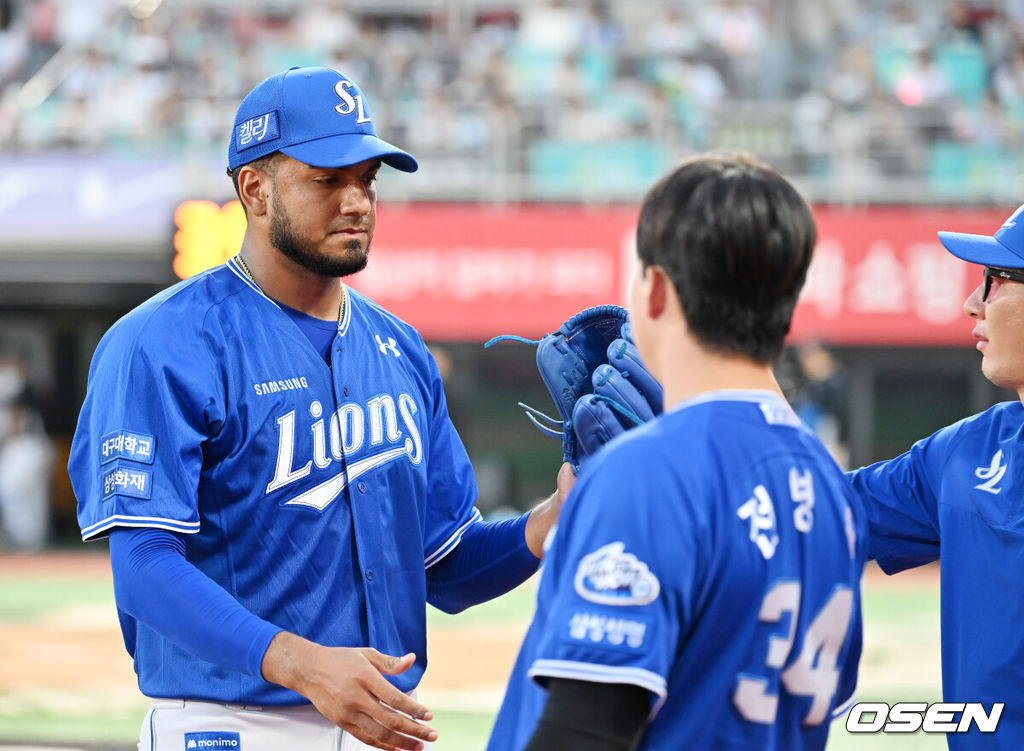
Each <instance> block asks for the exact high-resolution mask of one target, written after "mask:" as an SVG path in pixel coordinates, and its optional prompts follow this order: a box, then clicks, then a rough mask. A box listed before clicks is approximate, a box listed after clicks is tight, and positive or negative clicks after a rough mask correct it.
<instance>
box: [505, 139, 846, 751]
mask: <svg viewBox="0 0 1024 751" xmlns="http://www.w3.org/2000/svg"><path fill="white" fill-rule="evenodd" d="M815 237H816V230H815V226H814V221H813V218H812V216H811V211H810V209H809V207H808V206H807V204H806V203H805V202H804V201H803V200H802V199H801V198H800V196H799V194H798V193H797V192H796V190H795V189H794V188H793V187H792V186H791V185H790V184H789V183H788V182H787V181H786V180H785V179H784V178H783V177H782V176H781V175H779V174H778V173H777V172H775V171H774V170H772V169H771V168H769V167H768V166H766V165H764V164H761V163H760V162H757V161H755V160H754V159H752V158H750V157H747V156H743V155H738V156H727V155H706V156H701V157H696V158H693V159H690V160H688V161H686V162H685V163H683V164H682V166H680V167H679V168H678V169H676V170H674V171H673V172H671V173H670V174H669V175H667V176H666V177H664V178H663V179H662V180H660V181H659V182H658V183H657V184H656V185H655V186H654V187H653V188H652V189H651V190H650V192H648V194H647V196H646V198H645V199H644V202H643V206H642V208H641V211H640V219H639V227H638V230H637V256H638V257H637V265H636V266H635V271H634V275H633V279H632V282H631V285H630V292H629V314H630V322H631V325H632V333H633V338H634V341H635V343H636V347H637V349H638V350H639V353H640V356H641V358H642V359H643V361H644V363H645V364H646V365H647V368H648V369H649V370H650V372H651V373H652V374H653V375H654V376H655V378H657V379H658V380H659V381H660V382H661V384H662V385H663V386H664V407H665V409H664V413H663V414H661V415H660V416H657V417H655V418H654V419H653V420H651V421H649V422H646V423H644V424H643V425H641V426H640V427H638V428H635V429H633V430H629V431H627V432H626V433H625V434H623V435H621V436H619V437H618V438H616V439H614V440H612V441H611V442H610V443H608V444H607V445H605V446H604V447H603V448H602V449H601V450H599V451H598V452H597V454H596V455H595V456H594V457H593V458H592V459H591V460H590V462H589V463H588V465H587V466H585V467H584V468H583V470H582V472H581V473H580V479H579V482H578V483H577V485H576V486H575V487H574V488H573V489H572V492H571V493H570V495H569V496H568V498H567V499H566V503H565V507H564V508H563V510H562V515H561V519H560V520H559V523H558V527H557V529H556V531H555V532H554V534H553V536H552V540H551V543H550V547H549V548H548V551H547V555H546V557H545V565H544V569H543V571H542V573H541V578H540V585H539V589H538V595H537V610H536V614H535V616H534V619H533V623H532V624H531V626H530V628H529V631H528V632H527V635H526V639H525V641H524V643H523V646H522V649H521V651H520V654H519V658H518V660H517V662H516V665H515V668H514V670H513V673H512V677H511V679H510V681H509V685H508V689H507V692H506V695H505V699H504V702H503V704H502V706H501V710H500V712H499V714H498V717H497V721H496V723H495V726H494V729H493V730H492V732H491V736H490V741H489V745H488V750H489V751H522V750H523V749H524V748H525V749H527V750H528V751H565V749H582V748H586V749H588V751H622V750H624V749H637V748H639V749H645V750H647V751H661V750H663V749H664V750H665V751H669V750H671V751H677V750H678V749H681V748H686V749H736V750H737V751H739V750H740V749H742V750H743V751H751V750H752V749H787V750H788V751H794V750H798V749H821V748H824V746H825V742H826V738H827V735H828V729H829V721H830V719H831V718H832V717H833V716H835V715H836V714H837V713H840V712H841V711H842V710H840V709H838V707H840V706H841V705H842V704H843V703H844V702H845V701H846V700H847V699H849V698H850V697H851V695H852V692H853V689H854V685H855V682H856V676H857V662H858V659H859V656H860V649H861V611H860V578H861V572H862V570H863V565H864V545H865V542H864V537H865V528H864V526H865V522H864V516H863V511H862V509H861V508H860V506H859V505H858V499H857V498H856V496H855V494H854V493H853V492H852V489H851V488H850V487H849V484H848V483H847V482H846V480H845V478H844V475H843V473H842V471H841V470H840V468H839V467H838V465H837V464H836V462H835V461H834V460H833V459H832V457H831V456H830V455H829V453H828V451H827V450H826V449H825V447H824V446H822V444H821V442H820V441H819V440H818V439H817V438H816V437H815V436H814V434H813V433H812V432H811V431H810V430H809V429H808V428H807V427H806V426H804V425H803V424H802V423H801V422H800V421H799V419H798V418H797V417H796V415H795V414H794V412H793V410H792V409H791V408H790V406H789V405H788V404H787V403H786V401H785V399H784V397H783V395H782V392H781V390H780V388H779V386H778V384H777V383H776V381H775V379H774V377H773V375H772V370H771V366H772V363H773V362H774V361H776V360H777V358H778V357H779V356H780V354H781V353H782V349H783V341H784V339H785V336H786V334H787V332H788V330H789V326H790V319H791V316H792V313H793V309H794V307H795V305H796V301H797V296H798V294H799V292H800V289H801V287H802V285H803V282H804V278H805V276H806V272H807V268H808V265H809V264H810V260H811V254H812V251H813V249H814V245H815Z"/></svg>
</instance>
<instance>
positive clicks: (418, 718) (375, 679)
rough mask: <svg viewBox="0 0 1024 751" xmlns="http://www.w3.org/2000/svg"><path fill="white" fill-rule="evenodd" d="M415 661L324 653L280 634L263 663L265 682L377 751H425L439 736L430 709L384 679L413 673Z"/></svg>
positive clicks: (348, 651) (363, 652) (366, 652)
mask: <svg viewBox="0 0 1024 751" xmlns="http://www.w3.org/2000/svg"><path fill="white" fill-rule="evenodd" d="M415 659H416V656H415V655H413V654H411V653H410V654H407V655H403V656H402V657H393V656H390V655H385V654H382V653H381V652H378V651H377V650H376V649H373V648H371V647H358V648H357V647H324V646H321V645H319V644H315V643H313V642H311V641H309V640H307V639H303V638H302V637H299V636H296V635H295V634H291V633H288V632H287V631H282V632H280V633H279V634H278V635H277V636H275V637H274V639H273V640H272V641H271V643H270V647H268V648H267V652H266V655H264V657H263V677H264V678H265V679H266V680H268V681H272V682H274V683H278V684H280V685H282V686H285V687H287V688H290V689H292V690H294V691H297V692H298V693H300V694H302V695H303V696H305V697H306V698H307V699H309V700H310V701H311V702H312V703H313V706H314V707H316V708H317V710H318V711H319V712H320V714H322V715H323V716H324V717H326V718H327V719H328V720H330V721H331V722H333V723H334V724H335V725H337V726H338V727H340V728H341V729H342V730H344V731H345V732H347V733H350V734H351V735H353V736H355V737H356V738H358V739H359V740H360V741H362V742H363V743H366V744H369V745H371V746H373V747H375V748H381V749H387V750H388V751H391V749H404V750H405V751H420V750H421V749H423V747H424V745H423V743H422V741H431V742H432V741H435V740H437V731H436V730H434V729H433V728H431V727H430V726H428V725H425V724H423V722H422V721H428V720H431V719H433V717H434V715H433V713H432V712H431V711H430V710H429V709H427V708H426V707H425V706H423V705H422V704H420V703H419V702H417V701H415V700H414V699H412V698H411V697H409V696H408V695H406V694H404V693H402V692H401V691H399V690H398V689H397V688H395V687H394V686H392V685H391V684H390V683H388V681H387V680H385V679H384V675H398V674H399V673H404V672H405V671H406V670H408V669H409V668H410V667H411V666H412V664H413V662H415Z"/></svg>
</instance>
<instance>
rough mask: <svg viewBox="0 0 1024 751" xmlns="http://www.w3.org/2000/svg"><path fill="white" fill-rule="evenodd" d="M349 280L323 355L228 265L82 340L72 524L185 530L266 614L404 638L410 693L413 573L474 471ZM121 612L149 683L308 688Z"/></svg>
mask: <svg viewBox="0 0 1024 751" xmlns="http://www.w3.org/2000/svg"><path fill="white" fill-rule="evenodd" d="M345 295H346V303H345V313H344V318H343V320H342V321H341V323H340V325H339V327H338V332H337V335H336V336H335V338H334V343H333V345H332V352H331V364H330V366H328V364H327V363H326V362H325V361H324V359H323V357H322V356H321V355H320V354H319V353H318V352H317V351H316V349H315V348H314V346H313V345H312V344H311V343H310V341H309V339H308V338H307V337H306V336H305V335H303V334H302V332H301V331H300V329H299V328H298V327H297V325H296V324H295V322H294V321H292V320H291V319H290V318H289V316H288V315H286V313H285V312H284V311H282V310H281V309H280V308H279V307H278V306H277V304H276V303H275V302H274V301H273V300H271V299H270V298H268V297H265V296H264V295H263V293H262V292H261V291H260V290H259V288H257V287H256V286H255V285H254V284H253V283H252V282H251V281H250V280H249V279H248V278H247V277H245V275H244V274H243V273H242V272H241V270H240V269H239V268H238V267H237V266H235V265H234V263H233V262H229V263H228V264H226V265H224V266H220V267H218V268H216V269H213V270H211V271H208V272H206V273H203V274H201V275H199V276H196V277H194V278H192V279H189V280H187V281H185V282H182V283H180V284H178V285H176V286H174V287H172V288H170V289H168V290H166V291H164V292H163V293H161V294H159V295H157V296H156V297H154V298H152V299H151V300H149V301H147V302H146V303H143V304H142V305H141V306H139V307H138V308H136V309H135V310H134V311H132V312H131V313H129V314H128V315H127V316H125V317H124V318H122V319H121V320H120V321H118V322H117V323H116V324H115V325H114V326H113V327H112V328H111V329H110V331H108V332H107V334H106V335H105V336H104V337H103V340H102V341H101V342H100V345H99V347H98V348H97V350H96V354H95V356H94V358H93V362H92V366H91V368H90V373H89V388H88V393H87V396H86V399H85V403H84V406H83V407H82V413H81V416H80V418H79V425H78V430H77V432H76V434H75V439H74V442H73V445H72V450H71V459H70V462H69V467H68V469H69V473H70V475H71V479H72V483H73V485H74V489H75V494H76V496H77V497H78V504H79V505H78V518H79V524H80V525H81V528H82V537H83V539H85V540H93V539H98V538H101V537H103V536H105V535H106V534H107V533H108V532H109V531H110V530H111V529H112V528H114V527H118V526H121V527H157V528H161V529H167V530H172V531H175V532H180V533H185V534H186V538H187V549H186V557H187V559H188V560H189V561H190V562H191V563H193V564H194V565H195V566H197V567H198V568H199V569H200V570H201V571H203V572H204V573H205V574H206V575H208V576H209V577H211V578H212V579H213V580H214V581H215V582H217V583H218V584H219V585H220V586H222V587H223V588H224V589H225V590H227V591H228V592H229V593H230V594H231V595H233V596H234V597H235V598H236V599H237V600H238V601H239V602H240V603H241V604H242V605H243V606H244V607H246V608H247V609H249V610H250V611H251V612H252V613H254V614H256V615H257V616H259V617H261V618H263V619H265V620H267V621H269V622H270V623H272V624H274V625H275V626H278V627H280V628H284V629H286V630H288V631H292V632H294V633H297V634H299V635H301V636H304V637H306V638H308V639H311V640H313V641H315V642H318V643H320V644H324V645H327V646H359V647H361V646H371V647H375V648H376V649H378V650H380V651H381V652H384V653H386V654H392V655H402V654H405V653H407V652H415V653H416V655H417V663H416V665H415V666H414V667H413V668H411V669H410V670H409V671H407V672H406V673H404V674H402V675H400V676H396V677H394V678H393V679H392V680H393V682H394V683H395V684H396V685H397V686H398V687H399V688H400V689H402V690H409V689H412V688H413V687H415V686H416V684H417V683H418V681H419V679H420V677H421V675H422V673H423V670H424V667H425V665H426V647H425V638H426V637H425V633H426V627H425V615H426V614H425V611H426V604H425V603H426V575H425V569H426V568H427V567H429V566H430V565H432V564H433V563H435V562H437V561H439V560H441V559H442V558H443V557H444V556H445V555H446V554H447V553H448V552H449V551H450V550H451V549H452V548H453V547H454V546H455V545H456V544H457V543H458V541H459V537H460V534H461V533H462V531H463V530H464V529H465V528H466V526H468V525H469V524H470V523H472V522H474V521H476V520H477V519H478V518H479V513H478V512H477V511H476V509H475V508H474V505H473V504H474V503H475V500H476V494H477V491H476V483H475V480H474V476H473V472H472V467H471V466H470V463H469V459H468V457H467V455H466V452H465V449H464V448H463V446H462V443H461V441H460V440H459V438H458V435H457V434H456V432H455V429H454V427H453V426H452V424H451V421H450V420H449V418H448V412H447V407H446V403H445V397H444V391H443V388H442V383H441V378H440V375H439V373H438V370H437V366H436V364H435V363H434V360H433V358H432V357H431V355H430V353H429V352H428V350H427V348H426V346H425V344H424V343H423V341H422V339H421V338H420V336H419V335H418V334H417V333H416V332H415V331H414V330H413V329H412V328H411V327H410V326H408V325H407V324H405V323H403V322H402V321H400V320H398V319H397V318H395V317H394V316H392V315H391V314H389V313H387V312H386V311H384V310H382V309H381V308H380V307H378V306H377V305H375V304H374V303H373V302H371V301H370V300H368V299H366V298H365V297H363V296H361V295H359V294H358V293H356V292H354V291H352V290H350V289H347V288H346V289H345ZM120 615H121V621H122V628H123V630H124V635H125V641H126V645H127V647H128V649H129V651H130V652H132V653H133V655H134V658H135V669H136V672H137V673H138V675H139V686H140V689H141V690H142V692H143V693H144V694H146V695H148V696H155V697H168V698H178V697H180V698H191V699H209V700H215V701H223V702H230V703H241V704H266V705H290V704H301V703H306V699H305V698H304V697H302V696H300V695H299V694H297V693H294V692H292V691H289V690H287V689H285V688H283V687H281V686H277V685H274V684H270V683H267V682H265V681H263V680H261V679H259V678H257V677H253V676H248V675H243V674H241V673H237V672H233V671H230V670H225V669H223V668H221V667H218V666H217V665H214V664H212V663H209V662H205V661H203V660H201V659H199V658H197V657H195V656H193V655H191V654H190V653H189V652H187V651H185V650H184V649H182V648H180V647H179V646H177V645H176V644H174V643H172V642H171V641H170V640H168V639H167V638H165V637H163V636H162V635H161V634H159V633H157V632H156V631H154V630H152V629H150V628H148V627H147V626H146V625H145V624H144V623H138V622H136V621H134V620H133V619H132V618H130V617H129V616H127V615H126V614H124V613H121V614H120ZM181 617H182V618H187V617H188V613H182V614H181Z"/></svg>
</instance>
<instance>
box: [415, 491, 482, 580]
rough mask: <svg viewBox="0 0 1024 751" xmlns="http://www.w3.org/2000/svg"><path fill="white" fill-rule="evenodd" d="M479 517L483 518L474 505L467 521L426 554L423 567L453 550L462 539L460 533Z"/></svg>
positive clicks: (427, 566)
mask: <svg viewBox="0 0 1024 751" xmlns="http://www.w3.org/2000/svg"><path fill="white" fill-rule="evenodd" d="M481 519H483V517H482V516H481V515H480V510H479V509H478V508H476V507H475V506H474V507H473V515H472V516H471V517H470V519H469V521H468V522H466V523H465V524H463V525H462V526H461V527H459V528H458V529H457V530H455V532H454V533H453V534H452V536H451V537H449V538H448V539H447V540H445V541H444V542H443V543H442V544H441V547H439V548H438V549H437V550H435V551H434V552H433V553H431V554H430V555H428V556H427V557H426V558H425V559H424V560H423V568H425V569H428V568H430V567H431V566H433V565H434V564H435V563H437V562H438V561H440V560H441V559H442V558H444V557H445V556H446V555H448V554H449V553H450V552H452V551H453V550H455V546H456V545H458V544H459V541H460V540H462V534H463V532H465V531H466V528H467V527H469V525H470V524H475V523H476V522H478V521H480V520H481Z"/></svg>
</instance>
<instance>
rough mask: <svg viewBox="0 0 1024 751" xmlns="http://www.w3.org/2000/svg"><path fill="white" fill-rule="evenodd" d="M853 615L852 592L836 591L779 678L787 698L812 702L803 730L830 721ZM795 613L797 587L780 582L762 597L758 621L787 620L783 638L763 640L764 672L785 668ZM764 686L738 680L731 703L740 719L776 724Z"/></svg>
mask: <svg viewBox="0 0 1024 751" xmlns="http://www.w3.org/2000/svg"><path fill="white" fill-rule="evenodd" d="M852 610H853V590H851V589H850V588H848V587H837V588H836V589H835V590H834V591H833V593H832V596H831V597H830V598H829V600H828V602H827V603H825V606H824V607H823V608H822V609H821V610H820V611H819V612H818V614H817V615H816V616H815V618H814V620H813V621H812V622H811V625H810V627H809V628H808V629H807V633H806V634H804V639H803V648H802V649H801V650H800V655H799V656H798V657H797V658H796V660H795V661H794V662H793V663H792V664H791V665H790V666H789V667H788V668H786V669H785V670H783V671H782V673H781V675H780V676H779V678H780V679H781V681H782V686H783V687H784V688H785V690H786V691H787V692H788V693H790V694H793V695H796V696H809V697H811V698H812V700H813V701H812V702H811V709H810V711H809V712H808V713H807V716H806V717H805V718H804V721H803V724H804V725H820V724H821V723H822V722H824V721H825V720H826V719H827V718H828V716H829V709H830V708H831V706H832V697H833V696H835V693H836V689H837V687H838V685H839V669H838V667H837V662H838V659H839V652H840V650H841V649H842V648H843V642H844V641H845V640H846V632H847V630H848V629H849V626H850V615H851V612H852ZM799 611H800V582H796V581H782V582H779V583H777V584H776V585H775V586H773V587H772V588H771V589H770V590H768V593H767V594H766V595H765V596H764V600H763V601H762V603H761V611H760V613H759V614H758V620H760V621H761V622H763V623H778V622H780V621H781V620H782V616H783V615H784V614H785V613H789V614H790V618H789V632H788V634H787V635H786V636H772V637H771V638H770V639H769V640H768V654H767V656H766V658H765V667H767V668H771V669H774V670H779V669H781V668H782V667H783V666H784V665H785V664H786V662H787V660H788V658H789V653H790V651H791V650H792V648H793V640H794V638H795V636H796V626H797V619H798V616H799V614H800V613H799ZM768 686H769V681H768V680H767V679H765V678H761V677H756V678H755V677H751V676H741V677H740V679H739V682H738V685H737V686H736V691H735V693H734V694H733V696H732V700H733V704H735V705H736V708H737V709H738V710H739V712H740V714H741V715H743V717H744V719H746V720H749V721H750V722H759V723H765V724H770V723H772V722H774V721H775V715H776V713H777V711H778V707H779V697H778V695H777V694H773V693H769V691H768Z"/></svg>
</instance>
